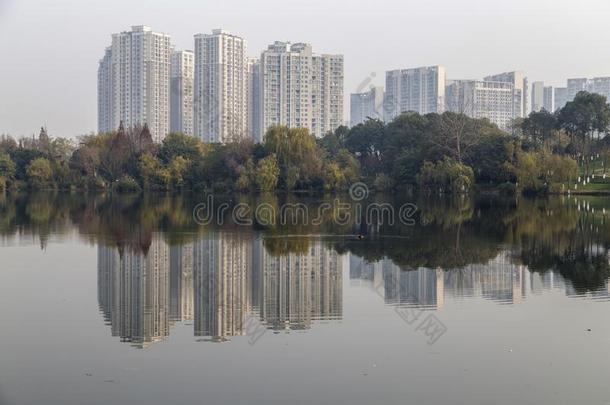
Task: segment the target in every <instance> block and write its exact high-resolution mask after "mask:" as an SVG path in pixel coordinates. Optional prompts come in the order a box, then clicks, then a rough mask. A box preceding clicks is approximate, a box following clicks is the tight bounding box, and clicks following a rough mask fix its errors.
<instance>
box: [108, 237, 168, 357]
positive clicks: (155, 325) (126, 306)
mask: <svg viewBox="0 0 610 405" xmlns="http://www.w3.org/2000/svg"><path fill="white" fill-rule="evenodd" d="M169 281H170V280H169V248H168V246H167V244H166V243H165V241H164V240H163V239H162V238H161V237H160V236H159V235H156V236H153V239H152V242H151V245H150V248H149V250H148V252H147V253H143V252H134V251H132V250H129V249H125V250H119V249H117V248H111V247H105V246H99V247H98V300H99V304H100V309H101V310H102V312H103V314H104V318H105V320H106V321H107V322H108V324H109V325H110V327H111V331H112V336H119V337H120V338H121V341H124V342H131V343H132V344H133V345H134V346H136V347H141V348H143V347H147V346H148V345H150V344H151V343H153V342H156V341H159V340H162V339H163V338H164V337H165V336H167V334H168V332H169V315H170V314H169V313H170V311H169V306H170V299H169V296H170V294H169V292H170V288H169V286H170V282H169Z"/></svg>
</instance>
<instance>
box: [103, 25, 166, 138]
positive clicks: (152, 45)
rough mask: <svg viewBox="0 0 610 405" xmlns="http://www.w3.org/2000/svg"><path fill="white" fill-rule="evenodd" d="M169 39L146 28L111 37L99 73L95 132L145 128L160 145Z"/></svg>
mask: <svg viewBox="0 0 610 405" xmlns="http://www.w3.org/2000/svg"><path fill="white" fill-rule="evenodd" d="M170 52H171V46H170V36H169V35H167V34H163V33H158V32H153V31H151V29H150V28H149V27H146V26H143V25H141V26H133V27H131V31H125V32H122V33H120V34H113V35H112V46H111V47H110V48H109V49H106V51H105V53H104V58H103V59H102V60H101V61H100V65H99V69H98V130H99V131H100V132H106V131H109V130H114V129H116V128H118V127H119V123H120V122H121V121H122V122H123V124H124V125H125V127H126V128H133V127H136V126H141V125H144V124H147V125H148V128H149V130H150V133H151V135H152V137H153V139H154V140H155V141H157V142H160V141H161V140H163V138H165V136H166V135H167V133H168V132H169V104H170V103H169V98H170V89H169V87H170V86H169V83H170V79H169V74H170Z"/></svg>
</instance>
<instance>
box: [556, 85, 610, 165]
mask: <svg viewBox="0 0 610 405" xmlns="http://www.w3.org/2000/svg"><path fill="white" fill-rule="evenodd" d="M558 121H559V125H560V126H561V128H563V129H565V130H566V132H567V133H568V134H569V135H570V136H571V138H572V143H573V144H575V145H576V146H577V147H578V149H577V150H578V151H579V153H581V154H582V156H583V158H584V161H585V169H586V175H587V176H588V175H589V163H590V162H589V156H590V146H591V140H592V139H593V137H594V136H595V135H597V136H599V135H600V134H605V133H606V132H607V131H608V126H610V106H609V105H608V104H607V102H606V97H604V96H602V95H599V94H593V93H588V92H586V91H581V92H580V93H578V94H576V97H575V98H574V101H570V102H568V103H567V104H566V105H565V107H563V108H562V109H561V110H560V111H559V115H558Z"/></svg>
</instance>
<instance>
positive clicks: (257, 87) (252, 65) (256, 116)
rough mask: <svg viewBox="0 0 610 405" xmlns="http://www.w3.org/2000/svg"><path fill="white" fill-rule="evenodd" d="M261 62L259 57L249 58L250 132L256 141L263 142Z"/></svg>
mask: <svg viewBox="0 0 610 405" xmlns="http://www.w3.org/2000/svg"><path fill="white" fill-rule="evenodd" d="M260 69H261V64H260V60H259V59H258V58H248V132H249V133H250V136H251V137H252V139H253V140H254V142H262V141H263V136H264V134H263V133H262V132H261V117H262V110H261V70H260Z"/></svg>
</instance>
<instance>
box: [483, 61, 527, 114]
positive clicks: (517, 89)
mask: <svg viewBox="0 0 610 405" xmlns="http://www.w3.org/2000/svg"><path fill="white" fill-rule="evenodd" d="M483 80H485V81H489V82H505V83H511V84H512V85H513V89H514V109H515V117H525V116H526V115H527V114H528V112H529V109H528V102H527V94H528V82H527V77H525V73H523V72H522V71H513V72H505V73H500V74H497V75H491V76H487V77H485V78H484V79H483Z"/></svg>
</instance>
